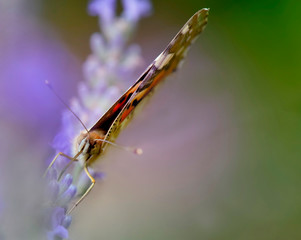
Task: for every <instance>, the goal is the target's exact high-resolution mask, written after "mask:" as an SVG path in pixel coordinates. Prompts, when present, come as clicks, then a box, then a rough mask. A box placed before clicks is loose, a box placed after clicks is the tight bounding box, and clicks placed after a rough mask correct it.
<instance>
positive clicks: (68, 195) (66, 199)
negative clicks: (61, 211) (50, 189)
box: [59, 185, 77, 206]
mask: <svg viewBox="0 0 301 240" xmlns="http://www.w3.org/2000/svg"><path fill="white" fill-rule="evenodd" d="M76 191H77V189H76V187H75V186H74V185H71V186H70V187H69V188H68V189H67V191H66V192H64V193H63V194H62V195H61V197H60V199H59V205H61V206H67V205H68V204H69V203H70V201H71V200H72V198H73V197H74V196H75V194H76Z"/></svg>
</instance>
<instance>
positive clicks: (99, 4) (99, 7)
mask: <svg viewBox="0 0 301 240" xmlns="http://www.w3.org/2000/svg"><path fill="white" fill-rule="evenodd" d="M115 7H116V0H94V1H92V2H91V3H90V4H89V6H88V12H89V14H90V15H92V16H99V17H100V18H101V19H102V21H104V22H105V23H108V22H111V21H112V20H113V19H114V17H115Z"/></svg>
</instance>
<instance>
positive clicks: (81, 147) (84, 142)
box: [75, 130, 105, 165]
mask: <svg viewBox="0 0 301 240" xmlns="http://www.w3.org/2000/svg"><path fill="white" fill-rule="evenodd" d="M104 137H105V135H104V134H103V133H102V132H101V131H97V130H93V131H90V132H82V133H81V134H80V135H79V136H78V138H77V139H76V144H75V145H76V153H78V152H81V155H80V161H81V162H83V163H86V164H88V165H90V164H91V163H92V162H93V161H94V160H96V159H97V157H98V156H99V154H100V153H101V145H102V143H103V142H102V140H103V139H104Z"/></svg>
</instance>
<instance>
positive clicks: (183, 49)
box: [91, 8, 209, 150]
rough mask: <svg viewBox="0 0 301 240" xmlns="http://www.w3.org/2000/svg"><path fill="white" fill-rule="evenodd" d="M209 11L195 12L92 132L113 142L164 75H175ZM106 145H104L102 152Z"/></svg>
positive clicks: (203, 26)
mask: <svg viewBox="0 0 301 240" xmlns="http://www.w3.org/2000/svg"><path fill="white" fill-rule="evenodd" d="M208 14H209V9H206V8H203V9H201V10H199V11H198V12H196V13H195V14H194V15H193V16H192V17H191V18H190V19H189V20H188V22H187V23H186V24H185V25H184V26H183V27H182V29H181V30H180V31H179V32H178V34H177V35H176V36H175V37H174V38H173V40H172V41H171V42H170V44H168V46H167V47H166V49H165V50H164V51H163V52H162V53H161V54H160V55H159V56H158V57H157V58H156V59H155V60H154V61H153V63H152V64H151V65H150V66H149V67H148V68H147V70H146V71H145V72H144V73H143V74H142V75H141V77H140V78H139V79H138V80H137V81H136V83H135V84H134V85H133V86H132V87H131V88H130V89H129V90H128V91H127V92H126V93H124V94H123V96H122V97H121V98H120V99H119V100H118V101H117V102H116V103H115V104H114V105H113V106H112V107H111V108H110V109H109V110H108V111H107V112H106V113H105V114H104V115H103V116H102V117H101V118H100V120H99V121H98V122H97V123H96V124H95V125H94V126H93V127H92V128H91V130H96V129H97V130H98V129H100V130H103V131H104V132H105V133H106V136H105V140H109V141H114V140H115V138H116V137H117V136H118V134H119V132H120V130H122V129H123V128H124V127H125V126H126V124H127V123H128V122H129V120H130V118H131V116H133V114H134V112H135V111H136V109H137V106H138V105H141V104H140V103H141V101H142V100H144V99H145V98H146V96H147V95H149V93H150V92H151V91H152V90H153V89H154V87H156V86H157V85H158V84H159V83H160V82H161V81H162V80H163V79H164V78H165V77H166V76H168V75H169V74H170V73H172V72H174V71H175V70H176V69H177V68H178V67H179V66H180V65H181V63H182V61H183V58H184V57H185V55H186V53H187V51H188V49H189V46H190V45H191V43H193V42H194V41H195V39H196V38H197V36H198V35H199V34H200V33H201V32H202V31H203V29H204V28H205V26H206V24H207V17H208ZM105 146H106V143H103V145H102V149H103V150H104V148H105Z"/></svg>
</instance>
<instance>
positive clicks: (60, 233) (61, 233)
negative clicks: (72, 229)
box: [47, 226, 69, 240]
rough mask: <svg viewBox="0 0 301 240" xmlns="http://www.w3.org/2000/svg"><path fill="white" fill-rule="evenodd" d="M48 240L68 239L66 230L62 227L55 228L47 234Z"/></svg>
mask: <svg viewBox="0 0 301 240" xmlns="http://www.w3.org/2000/svg"><path fill="white" fill-rule="evenodd" d="M47 238H48V240H59V239H67V238H69V234H68V230H67V229H66V228H64V227H63V226H57V227H56V228H55V229H54V230H53V231H51V232H48V234H47Z"/></svg>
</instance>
